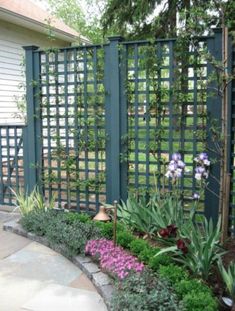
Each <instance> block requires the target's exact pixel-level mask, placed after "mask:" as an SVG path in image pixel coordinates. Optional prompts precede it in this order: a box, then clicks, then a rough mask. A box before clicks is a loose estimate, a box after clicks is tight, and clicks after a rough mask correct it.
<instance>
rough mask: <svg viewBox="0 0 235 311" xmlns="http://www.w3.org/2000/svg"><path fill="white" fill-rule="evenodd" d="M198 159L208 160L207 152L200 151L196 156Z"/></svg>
mask: <svg viewBox="0 0 235 311" xmlns="http://www.w3.org/2000/svg"><path fill="white" fill-rule="evenodd" d="M198 158H199V160H201V161H204V160H208V154H207V153H206V152H201V153H200V154H199V156H198Z"/></svg>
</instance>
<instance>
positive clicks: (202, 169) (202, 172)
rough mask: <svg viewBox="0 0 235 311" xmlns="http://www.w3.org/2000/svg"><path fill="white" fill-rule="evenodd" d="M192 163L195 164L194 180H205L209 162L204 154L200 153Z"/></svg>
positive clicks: (207, 174)
mask: <svg viewBox="0 0 235 311" xmlns="http://www.w3.org/2000/svg"><path fill="white" fill-rule="evenodd" d="M194 161H195V162H196V163H197V166H196V168H195V178H196V179H197V180H202V179H207V178H208V176H209V172H208V169H209V166H210V161H209V160H208V155H207V153H206V152H201V153H200V154H199V155H198V156H197V157H196V158H195V159H194Z"/></svg>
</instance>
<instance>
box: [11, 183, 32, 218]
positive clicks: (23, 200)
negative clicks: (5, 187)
mask: <svg viewBox="0 0 235 311" xmlns="http://www.w3.org/2000/svg"><path fill="white" fill-rule="evenodd" d="M11 191H12V192H13V194H14V195H15V198H16V208H19V210H20V213H21V215H26V214H28V213H29V212H31V211H32V210H33V209H34V193H35V189H34V190H33V191H32V192H31V193H30V194H29V195H27V193H26V195H25V193H24V192H23V191H22V189H19V191H18V193H16V192H15V191H14V190H12V189H11Z"/></svg>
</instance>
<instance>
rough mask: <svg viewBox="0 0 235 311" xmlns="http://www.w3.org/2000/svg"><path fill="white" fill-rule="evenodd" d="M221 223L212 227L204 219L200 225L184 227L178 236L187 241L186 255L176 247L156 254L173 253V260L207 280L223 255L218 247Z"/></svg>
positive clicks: (211, 224)
mask: <svg viewBox="0 0 235 311" xmlns="http://www.w3.org/2000/svg"><path fill="white" fill-rule="evenodd" d="M220 234H221V221H220V219H219V221H218V223H217V225H216V226H215V227H214V225H213V222H212V220H210V221H209V222H208V221H207V219H206V218H205V217H204V221H203V223H202V224H197V223H195V224H194V225H193V226H191V227H190V229H189V228H186V227H184V228H183V229H182V230H181V232H180V236H181V237H182V238H183V239H185V241H186V239H187V240H188V241H189V243H187V249H188V251H187V253H186V254H183V253H182V252H181V250H179V249H178V248H177V246H172V247H169V248H166V249H163V250H161V251H160V252H158V254H157V255H161V254H163V253H167V252H173V253H174V254H175V255H176V256H175V257H174V259H175V260H176V261H178V262H180V263H181V264H183V265H184V266H185V267H186V268H187V269H189V270H190V271H192V272H193V274H194V275H196V276H199V277H202V278H203V279H204V280H207V279H208V277H209V274H210V271H211V267H212V265H213V264H214V263H216V262H217V261H218V260H220V259H221V257H222V256H223V255H224V254H225V252H224V250H223V249H222V248H221V246H220Z"/></svg>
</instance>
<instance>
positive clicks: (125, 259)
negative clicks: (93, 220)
mask: <svg viewBox="0 0 235 311" xmlns="http://www.w3.org/2000/svg"><path fill="white" fill-rule="evenodd" d="M85 253H86V255H89V256H91V257H93V258H94V259H95V260H97V261H98V262H99V264H100V267H101V269H103V270H105V271H106V272H107V273H109V274H110V275H111V276H113V277H115V278H118V279H120V280H122V279H124V278H125V277H127V275H128V274H129V273H130V272H131V271H134V272H141V271H143V269H144V264H143V263H142V262H139V261H138V259H137V258H136V257H135V256H133V255H131V254H129V253H128V252H127V251H125V250H124V249H123V248H122V247H120V246H115V245H114V243H113V241H110V240H106V239H100V240H90V241H88V242H87V244H86V248H85Z"/></svg>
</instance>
